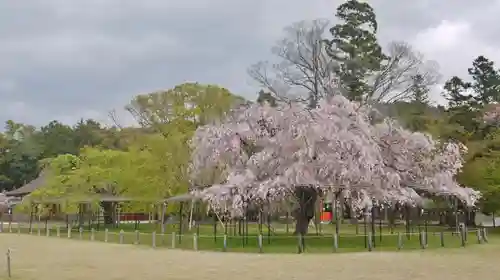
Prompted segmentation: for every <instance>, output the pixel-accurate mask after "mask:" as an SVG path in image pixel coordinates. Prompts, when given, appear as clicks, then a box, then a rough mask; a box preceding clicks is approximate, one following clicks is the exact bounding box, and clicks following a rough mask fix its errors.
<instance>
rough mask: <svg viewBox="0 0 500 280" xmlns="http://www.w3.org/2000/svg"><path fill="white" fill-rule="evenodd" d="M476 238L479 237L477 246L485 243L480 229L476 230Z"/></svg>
mask: <svg viewBox="0 0 500 280" xmlns="http://www.w3.org/2000/svg"><path fill="white" fill-rule="evenodd" d="M476 237H477V244H481V243H483V242H482V241H483V240H482V238H481V237H482V236H481V229H479V228H478V229H477V230H476Z"/></svg>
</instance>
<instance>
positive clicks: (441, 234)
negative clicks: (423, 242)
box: [439, 231, 444, 247]
mask: <svg viewBox="0 0 500 280" xmlns="http://www.w3.org/2000/svg"><path fill="white" fill-rule="evenodd" d="M439 239H440V241H441V247H444V232H442V231H441V232H440V233H439Z"/></svg>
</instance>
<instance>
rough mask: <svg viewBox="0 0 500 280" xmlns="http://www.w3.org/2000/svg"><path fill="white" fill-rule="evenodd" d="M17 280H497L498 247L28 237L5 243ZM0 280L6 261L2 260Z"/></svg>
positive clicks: (2, 238)
mask: <svg viewBox="0 0 500 280" xmlns="http://www.w3.org/2000/svg"><path fill="white" fill-rule="evenodd" d="M9 247H10V248H12V249H13V252H12V271H13V276H14V278H13V279H19V280H28V279H33V280H34V279H36V280H71V279H94V280H104V279H107V280H118V279H122V280H129V279H130V280H132V279H134V280H137V279H141V280H148V279H155V280H158V279H170V280H172V279H207V280H211V279H233V278H235V277H238V278H239V279H240V280H247V279H266V280H271V279H353V280H354V279H371V280H379V279H380V280H382V279H383V280H400V279H429V280H433V279H447V278H449V279H454V280H462V279H464V280H465V279H467V280H468V279H473V278H476V279H481V278H485V279H492V277H493V276H495V277H497V275H499V274H500V267H498V266H497V265H496V258H498V256H499V255H500V245H499V244H488V245H481V246H474V247H469V248H466V249H449V250H447V249H445V250H433V251H432V250H429V251H427V252H401V253H387V252H385V253H382V252H380V253H378V252H371V253H368V252H367V253H352V254H332V255H327V254H322V255H306V254H304V255H271V254H265V255H257V254H237V253H214V252H193V251H180V250H168V249H156V250H154V249H151V248H147V247H142V246H133V245H118V244H105V243H99V242H90V241H76V240H65V239H62V238H61V239H58V238H47V237H43V236H42V237H40V236H28V235H20V236H18V235H10V234H4V235H0V250H1V252H2V255H3V252H6V250H7V248H9ZM0 266H1V267H2V268H1V270H0V279H2V277H3V276H5V275H6V273H5V257H3V258H2V260H0Z"/></svg>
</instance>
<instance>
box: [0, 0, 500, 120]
mask: <svg viewBox="0 0 500 280" xmlns="http://www.w3.org/2000/svg"><path fill="white" fill-rule="evenodd" d="M339 3H340V1H331V0H310V1H299V0H288V1H286V0H275V1H264V0H253V1H249V0H241V1H226V0H224V1H223V0H184V1H171V0H149V1H133V0H123V1H118V0H107V1H98V0H87V1H63V0H32V1H29V3H28V2H26V1H2V2H0V39H1V44H0V97H1V98H2V99H1V100H2V103H1V104H0V122H3V121H5V120H7V119H15V120H19V121H25V122H30V123H34V124H37V125H40V124H43V123H45V122H47V121H49V120H51V119H55V118H57V119H61V120H63V121H66V122H74V121H75V120H76V119H78V118H80V117H82V116H83V117H94V118H97V119H100V120H104V119H105V118H106V112H107V111H109V110H111V109H113V108H121V107H123V105H125V104H126V103H127V101H128V100H129V99H130V98H131V97H132V96H133V95H135V94H138V93H143V92H148V91H153V90H157V89H164V88H170V87H172V86H174V85H176V84H178V83H182V82H185V81H199V82H203V83H217V84H220V85H222V86H225V87H227V88H229V89H231V90H232V91H233V92H235V93H238V94H242V95H244V96H246V97H248V98H254V95H255V92H256V91H257V89H256V88H255V87H253V86H251V85H250V84H249V83H248V82H249V80H248V78H247V76H246V68H247V67H248V66H249V65H250V64H252V63H253V62H255V61H258V60H262V59H267V58H269V56H270V52H269V49H270V47H271V45H272V44H273V42H274V41H276V40H278V39H280V35H281V30H282V28H283V27H284V26H286V25H289V24H290V23H292V22H295V21H299V20H304V19H315V18H329V19H332V20H334V18H333V14H334V13H335V8H336V6H337V5H338V4H339ZM370 3H373V6H374V8H375V9H376V11H377V15H378V20H379V23H380V39H381V41H382V43H383V44H386V43H388V42H389V41H391V40H406V41H409V42H411V43H412V44H414V45H415V46H416V47H417V48H419V49H420V50H421V51H422V52H424V53H425V54H426V55H427V57H428V58H430V59H434V60H437V61H438V62H439V63H440V65H441V70H442V73H443V75H444V76H445V77H446V76H448V75H452V74H453V75H454V74H463V73H465V71H466V68H467V67H468V66H469V65H470V62H471V60H472V58H473V57H474V56H477V55H479V54H484V55H487V56H490V57H491V58H492V59H497V60H500V52H498V50H499V48H497V47H495V44H496V43H497V42H496V41H497V40H498V36H493V35H494V34H498V31H500V30H498V27H497V26H495V25H494V24H492V20H490V19H493V18H494V17H493V15H495V14H498V12H500V4H499V3H498V1H497V2H495V1H492V0H488V1H486V0H479V1H474V2H470V1H465V0H454V1H451V0H448V1H430V0H421V1H392V0H391V1H389V0H374V1H370ZM488 15H491V16H488ZM490 25H491V26H490ZM495 32H496V33H495Z"/></svg>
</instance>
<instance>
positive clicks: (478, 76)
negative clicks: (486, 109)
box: [467, 55, 500, 106]
mask: <svg viewBox="0 0 500 280" xmlns="http://www.w3.org/2000/svg"><path fill="white" fill-rule="evenodd" d="M467 71H468V73H469V75H470V76H471V78H472V80H473V82H472V83H471V84H470V88H471V89H472V90H473V91H474V93H475V100H476V102H477V103H479V104H480V105H482V106H484V105H488V104H490V103H493V102H499V101H500V73H499V71H498V69H496V68H495V65H494V62H493V61H491V60H489V59H488V58H486V57H484V56H482V55H480V56H478V57H477V58H476V59H475V60H474V61H473V62H472V67H471V68H469V69H468V70H467Z"/></svg>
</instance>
